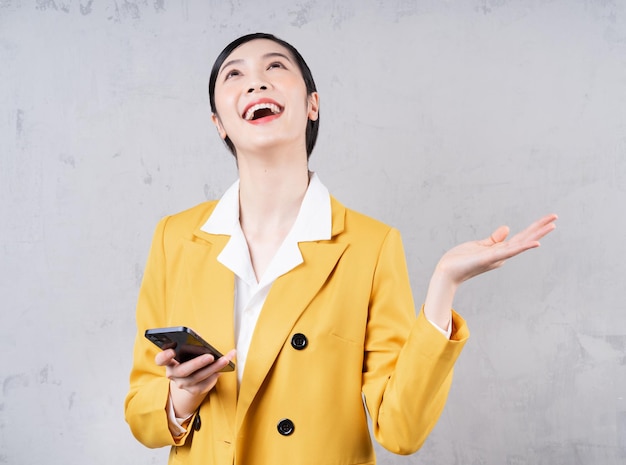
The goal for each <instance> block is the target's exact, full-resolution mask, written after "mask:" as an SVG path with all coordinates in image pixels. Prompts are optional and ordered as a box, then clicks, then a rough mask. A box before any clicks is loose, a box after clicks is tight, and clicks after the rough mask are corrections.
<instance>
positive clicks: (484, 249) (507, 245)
mask: <svg viewBox="0 0 626 465" xmlns="http://www.w3.org/2000/svg"><path fill="white" fill-rule="evenodd" d="M556 219H557V216H556V215H554V214H552V215H546V216H544V217H543V218H540V219H539V220H537V221H535V222H534V223H532V224H531V225H530V226H528V227H527V228H526V229H524V230H523V231H521V232H519V233H517V234H516V235H515V236H513V237H511V238H510V239H509V240H506V238H507V236H508V235H509V227H508V226H500V227H499V228H498V229H496V230H495V231H494V232H493V233H492V234H491V236H489V237H488V238H486V239H483V240H479V241H471V242H465V243H464V244H460V245H458V246H456V247H454V248H453V249H450V250H449V251H448V252H446V253H445V254H444V255H443V257H441V260H439V263H438V264H437V268H436V271H435V273H443V274H445V275H447V277H448V279H449V280H450V282H451V283H452V284H453V285H456V286H458V285H459V284H461V283H462V282H464V281H467V280H468V279H470V278H473V277H474V276H477V275H479V274H482V273H484V272H486V271H490V270H493V269H495V268H499V267H500V266H502V265H503V264H504V262H505V261H506V260H508V259H509V258H512V257H514V256H516V255H519V254H520V253H522V252H525V251H526V250H529V249H534V248H535V247H539V245H540V244H539V239H541V238H542V237H544V236H545V235H546V234H548V233H550V232H551V231H553V230H554V228H556V225H555V224H554V222H555V221H556Z"/></svg>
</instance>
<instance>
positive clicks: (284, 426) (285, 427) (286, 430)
mask: <svg viewBox="0 0 626 465" xmlns="http://www.w3.org/2000/svg"><path fill="white" fill-rule="evenodd" d="M276 428H277V429H278V432H279V433H280V434H282V435H283V436H289V435H290V434H292V433H293V430H294V429H295V426H294V424H293V421H291V420H290V419H289V418H284V419H282V420H280V421H279V422H278V425H277V426H276Z"/></svg>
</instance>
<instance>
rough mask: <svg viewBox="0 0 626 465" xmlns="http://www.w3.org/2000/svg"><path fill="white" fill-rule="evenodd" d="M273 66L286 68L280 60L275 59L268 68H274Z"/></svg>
mask: <svg viewBox="0 0 626 465" xmlns="http://www.w3.org/2000/svg"><path fill="white" fill-rule="evenodd" d="M273 68H283V69H286V68H285V65H283V64H282V63H281V62H280V61H274V62H272V63H270V65H269V66H268V67H267V69H273Z"/></svg>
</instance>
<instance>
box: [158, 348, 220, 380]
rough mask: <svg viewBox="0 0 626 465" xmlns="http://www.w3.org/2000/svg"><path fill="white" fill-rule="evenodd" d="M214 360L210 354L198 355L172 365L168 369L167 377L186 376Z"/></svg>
mask: <svg viewBox="0 0 626 465" xmlns="http://www.w3.org/2000/svg"><path fill="white" fill-rule="evenodd" d="M214 361H215V359H214V357H213V356H212V355H211V354H204V355H200V356H198V357H195V358H192V359H191V360H188V361H186V362H184V363H181V364H179V365H177V366H175V367H173V368H172V369H171V370H170V372H169V375H168V377H169V378H170V379H173V378H187V377H189V376H191V375H193V374H194V373H196V372H199V371H201V370H202V369H204V368H206V367H207V366H210V365H212V364H213V362H214Z"/></svg>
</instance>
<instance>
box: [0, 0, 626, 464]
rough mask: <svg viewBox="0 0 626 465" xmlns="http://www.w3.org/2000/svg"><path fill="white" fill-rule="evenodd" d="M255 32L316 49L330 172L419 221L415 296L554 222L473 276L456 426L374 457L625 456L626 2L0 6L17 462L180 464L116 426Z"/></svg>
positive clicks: (7, 337)
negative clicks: (171, 241)
mask: <svg viewBox="0 0 626 465" xmlns="http://www.w3.org/2000/svg"><path fill="white" fill-rule="evenodd" d="M257 30H262V31H269V32H274V33H276V34H277V35H279V36H281V37H283V38H285V39H287V40H288V41H290V42H292V43H294V44H295V45H296V46H297V47H298V48H299V49H300V51H301V52H302V53H303V55H304V56H305V57H306V58H307V60H308V62H309V64H310V66H311V68H312V69H313V71H314V75H315V77H316V80H317V83H318V87H319V90H320V93H321V101H322V111H321V136H320V140H319V144H318V147H317V149H316V152H315V153H314V154H313V158H312V168H313V169H315V170H316V171H318V172H319V173H320V176H321V178H322V179H323V180H324V182H325V183H326V184H327V185H328V186H329V187H330V188H331V191H332V192H333V193H334V194H335V196H337V197H338V198H339V199H340V200H342V201H343V202H344V203H346V204H348V205H349V206H351V207H353V208H356V209H359V210H361V211H363V212H365V213H368V214H370V215H373V216H375V217H378V218H380V219H382V220H384V221H386V222H388V223H390V224H393V225H395V226H397V227H398V228H400V230H401V231H402V233H403V236H404V240H405V246H406V249H407V254H408V259H409V266H410V271H411V276H412V282H413V285H414V291H415V294H416V300H417V301H421V300H422V299H423V297H424V290H425V287H426V283H427V280H428V275H429V273H430V270H431V269H432V267H433V266H434V264H435V263H436V260H437V258H438V257H439V256H440V254H441V253H442V252H443V251H444V250H446V249H448V248H449V247H451V246H452V245H454V244H456V243H458V242H460V241H465V240H469V239H473V238H479V237H483V236H487V235H488V234H489V233H490V232H491V230H492V228H494V227H495V226H497V225H499V224H501V223H503V222H506V223H508V224H510V225H511V227H512V228H513V229H514V230H516V229H519V228H520V227H522V226H524V225H525V224H526V223H527V222H529V221H531V220H532V219H534V218H535V217H537V216H539V215H541V214H543V213H547V212H551V211H555V212H557V213H559V215H560V218H561V219H560V221H559V229H558V230H557V232H555V233H554V234H553V235H551V236H550V237H549V238H547V239H546V240H545V241H544V243H543V247H542V248H541V249H540V250H535V251H532V252H530V253H528V254H526V255H525V256H523V257H520V258H518V259H516V260H515V261H514V262H511V263H509V264H507V266H506V267H505V268H504V269H502V270H500V271H498V272H496V273H491V274H489V275H487V276H483V277H480V278H477V279H476V280H475V281H473V282H471V283H469V284H467V285H466V286H465V287H464V288H462V289H461V291H460V293H459V295H458V298H457V301H456V307H457V308H458V310H459V311H460V312H461V313H462V314H463V315H464V316H465V317H466V319H467V320H468V321H469V324H470V328H471V330H472V338H471V340H470V342H469V344H468V346H467V348H466V351H465V352H464V354H463V355H462V357H461V359H460V361H459V364H458V368H457V372H456V380H455V384H454V386H453V390H452V393H451V397H450V401H449V403H448V405H447V407H446V410H445V412H444V414H443V416H442V419H441V421H440V423H439V424H438V426H437V428H436V429H435V431H434V432H433V434H432V436H431V437H430V439H429V440H428V441H427V443H426V445H425V446H424V448H423V449H422V451H420V452H419V453H418V454H416V455H414V456H411V457H397V456H393V455H391V454H388V453H386V452H383V451H381V452H380V454H379V461H380V463H382V464H432V463H439V464H464V465H465V464H514V465H522V464H556V463H559V464H603V465H610V464H618V463H620V464H621V463H624V462H625V461H626V367H625V366H626V311H625V306H626V304H625V303H624V302H625V301H626V296H625V295H624V294H625V290H624V289H625V281H626V279H625V277H626V276H625V275H626V273H625V271H626V265H625V264H624V261H625V258H626V241H625V234H624V230H625V229H626V218H625V216H624V212H625V211H626V207H625V205H626V110H625V109H626V2H625V1H622V0H615V1H610V0H603V1H600V0H598V1H593V0H587V1H583V0H554V1H542V0H526V1H507V0H467V1H456V2H455V1H452V0H449V1H439V0H437V1H436V0H423V1H417V0H413V1H410V0H392V1H382V0H377V1H357V0H349V1H346V0H342V1H340V0H337V1H330V0H309V1H293V0H283V1H277V0H274V1H271V0H269V1H265V2H256V1H243V0H242V1H234V0H231V1H208V2H207V1H200V0H198V1H193V0H181V1H174V0H80V1H79V0H36V1H35V0H32V1H29V0H0V218H1V219H0V302H1V303H0V305H1V313H0V314H1V317H0V318H1V322H0V341H2V347H1V351H2V355H1V356H0V357H1V358H0V360H1V364H0V464H4V463H7V464H16V465H17V464H19V465H27V464H41V463H46V464H50V465H56V464H93V465H99V464H111V463H120V464H121V463H136V464H148V463H155V464H156V463H164V460H165V455H166V451H165V450H158V451H150V450H148V449H144V448H143V447H142V446H140V445H139V444H138V443H136V442H135V441H134V439H133V438H132V437H131V434H130V432H129V430H128V428H127V426H126V424H125V423H124V420H123V406H122V404H123V398H124V396H125V393H126V389H127V378H128V371H129V369H130V356H131V346H132V340H133V335H134V303H135V299H136V295H137V290H138V286H139V282H140V279H141V275H142V270H143V266H144V263H145V259H146V254H147V250H148V246H149V242H150V239H151V235H152V231H153V228H154V226H155V225H156V222H157V220H158V219H159V218H160V217H161V216H162V215H164V214H166V213H172V212H175V211H178V210H181V209H184V208H186V207H189V206H191V205H194V204H195V203H197V202H200V201H202V200H204V199H206V198H215V197H216V196H219V194H220V193H221V192H222V191H223V190H224V189H225V187H227V186H228V185H229V184H230V183H231V182H232V180H233V179H234V178H235V177H236V171H235V167H234V163H233V160H232V158H231V157H230V155H229V154H228V153H227V152H226V150H225V149H224V148H223V146H222V144H221V141H220V140H219V139H218V137H217V136H216V134H215V130H214V128H213V127H212V126H211V123H210V115H209V110H208V103H207V100H208V98H207V95H206V84H207V80H208V73H209V70H210V66H211V64H212V61H213V59H214V57H215V56H216V54H217V53H218V52H219V50H221V48H222V47H223V46H224V45H225V44H226V43H227V42H229V41H230V40H231V39H233V38H235V37H236V36H238V35H241V34H242V33H247V32H254V31H257ZM329 426H332V419H329Z"/></svg>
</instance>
